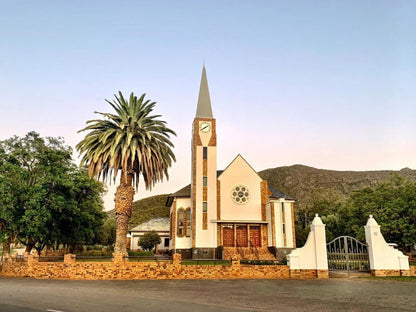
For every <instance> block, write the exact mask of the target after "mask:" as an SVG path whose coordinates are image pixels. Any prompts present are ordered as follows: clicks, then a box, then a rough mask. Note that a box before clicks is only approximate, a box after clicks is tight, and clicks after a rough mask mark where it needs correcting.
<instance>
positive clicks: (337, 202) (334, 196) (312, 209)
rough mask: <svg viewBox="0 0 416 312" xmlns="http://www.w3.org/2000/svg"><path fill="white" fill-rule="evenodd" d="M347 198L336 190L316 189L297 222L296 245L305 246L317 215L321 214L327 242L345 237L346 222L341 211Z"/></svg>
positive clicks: (300, 210) (308, 198) (298, 212)
mask: <svg viewBox="0 0 416 312" xmlns="http://www.w3.org/2000/svg"><path fill="white" fill-rule="evenodd" d="M345 201H346V199H345V197H344V196H342V194H340V193H339V192H337V191H336V190H334V189H323V188H320V189H316V190H314V191H313V192H311V193H310V194H309V196H308V197H307V199H306V200H305V205H304V207H303V209H299V210H298V211H297V212H296V214H297V220H299V221H300V222H299V221H298V222H296V244H297V246H303V245H304V244H305V242H306V238H307V237H308V234H309V231H310V228H309V225H310V223H311V222H312V220H313V218H314V217H315V214H319V216H320V217H321V218H322V221H323V222H324V223H325V225H326V227H325V229H326V236H327V240H328V241H330V240H332V239H334V238H335V237H337V236H340V235H344V230H345V221H344V219H343V218H342V215H341V211H343V207H344V205H345Z"/></svg>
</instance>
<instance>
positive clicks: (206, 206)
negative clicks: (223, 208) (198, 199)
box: [202, 202, 208, 212]
mask: <svg viewBox="0 0 416 312" xmlns="http://www.w3.org/2000/svg"><path fill="white" fill-rule="evenodd" d="M207 210H208V203H207V202H203V203H202V212H207Z"/></svg>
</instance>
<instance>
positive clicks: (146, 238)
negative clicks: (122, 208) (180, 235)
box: [137, 231, 162, 251]
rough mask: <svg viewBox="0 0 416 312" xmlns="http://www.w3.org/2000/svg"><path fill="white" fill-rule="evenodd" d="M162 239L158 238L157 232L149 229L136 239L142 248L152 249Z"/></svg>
mask: <svg viewBox="0 0 416 312" xmlns="http://www.w3.org/2000/svg"><path fill="white" fill-rule="evenodd" d="M161 241H162V239H161V238H160V236H159V234H157V233H156V231H149V232H146V233H144V234H143V236H142V237H140V239H139V241H138V243H137V244H138V246H140V247H141V248H142V249H143V250H149V251H150V250H152V249H153V248H155V249H156V245H157V244H160V243H161Z"/></svg>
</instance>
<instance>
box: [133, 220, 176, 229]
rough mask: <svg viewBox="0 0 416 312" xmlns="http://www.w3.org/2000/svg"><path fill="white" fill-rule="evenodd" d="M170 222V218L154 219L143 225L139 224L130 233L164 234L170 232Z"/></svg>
mask: <svg viewBox="0 0 416 312" xmlns="http://www.w3.org/2000/svg"><path fill="white" fill-rule="evenodd" d="M169 227H170V221H169V218H154V219H152V220H149V221H147V222H144V223H142V224H139V225H138V226H136V227H135V228H132V229H131V230H130V232H144V231H152V230H153V231H156V232H164V231H169Z"/></svg>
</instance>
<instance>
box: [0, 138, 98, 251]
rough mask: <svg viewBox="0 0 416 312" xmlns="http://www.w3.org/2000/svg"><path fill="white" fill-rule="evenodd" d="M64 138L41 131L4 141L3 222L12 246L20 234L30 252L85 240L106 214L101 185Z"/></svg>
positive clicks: (0, 147) (0, 161) (0, 157)
mask: <svg viewBox="0 0 416 312" xmlns="http://www.w3.org/2000/svg"><path fill="white" fill-rule="evenodd" d="M71 153H72V150H71V148H70V147H67V146H65V145H64V141H63V140H62V139H61V138H41V137H40V136H39V134H37V133H35V132H30V133H28V134H27V135H26V136H25V137H23V138H19V137H16V136H15V137H13V138H11V139H8V140H5V141H1V142H0V176H1V177H2V179H0V224H1V225H2V229H1V233H3V234H2V236H3V237H5V238H6V244H7V243H8V242H9V241H10V240H13V239H14V238H17V239H18V240H19V241H20V242H22V243H23V244H25V245H26V251H27V252H30V251H31V250H32V249H33V248H35V249H36V250H37V251H38V253H40V252H41V251H42V250H43V249H44V248H45V246H49V247H54V246H55V247H56V246H59V244H60V243H62V244H66V245H68V246H73V245H76V244H81V243H85V242H87V241H88V240H91V239H92V237H94V236H96V234H95V233H96V232H97V231H98V230H99V228H100V227H101V223H102V219H103V217H104V213H103V211H102V210H103V205H102V199H101V194H102V193H103V191H104V189H103V186H102V184H101V183H99V182H96V181H92V180H90V179H89V177H88V174H87V172H86V171H85V170H83V169H78V168H77V166H75V164H74V163H73V162H72V159H71ZM6 244H5V245H6Z"/></svg>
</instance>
